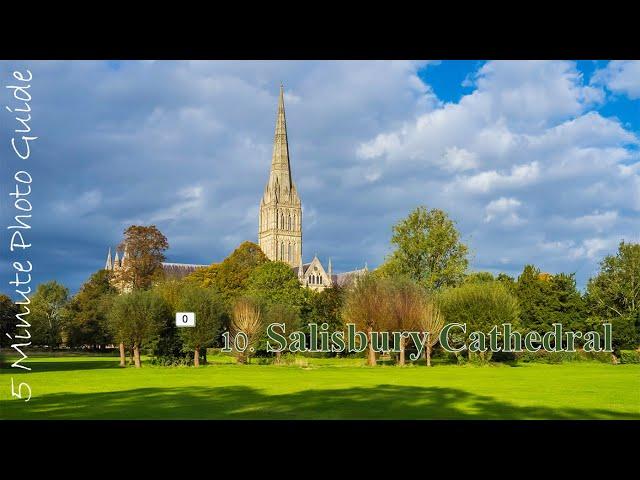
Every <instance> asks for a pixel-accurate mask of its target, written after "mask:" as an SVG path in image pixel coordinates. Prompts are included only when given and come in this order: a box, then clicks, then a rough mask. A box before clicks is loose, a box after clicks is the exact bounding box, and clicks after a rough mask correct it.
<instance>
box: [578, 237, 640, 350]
mask: <svg viewBox="0 0 640 480" xmlns="http://www.w3.org/2000/svg"><path fill="white" fill-rule="evenodd" d="M586 299H587V304H588V308H589V311H590V314H591V316H592V319H593V321H594V322H596V323H607V322H610V323H611V324H612V331H613V345H614V348H615V349H616V351H619V350H621V349H633V348H636V347H637V346H638V344H639V343H640V244H638V243H626V242H621V243H620V245H619V246H618V252H617V253H616V255H607V256H606V257H605V258H604V259H603V260H602V262H600V271H599V272H598V274H597V275H596V276H595V277H594V278H592V279H590V280H589V283H588V284H587V293H586Z"/></svg>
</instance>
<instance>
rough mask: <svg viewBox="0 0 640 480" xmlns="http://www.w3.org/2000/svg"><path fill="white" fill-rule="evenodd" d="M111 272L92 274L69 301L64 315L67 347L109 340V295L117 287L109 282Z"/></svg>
mask: <svg viewBox="0 0 640 480" xmlns="http://www.w3.org/2000/svg"><path fill="white" fill-rule="evenodd" d="M110 274H111V272H109V271H108V270H99V271H97V272H95V273H94V274H92V275H91V277H90V278H89V280H87V281H86V282H85V283H84V284H83V285H82V287H80V290H79V291H78V293H77V294H76V295H75V296H74V297H73V298H72V299H71V301H70V302H69V304H68V306H67V309H66V317H67V343H68V345H69V346H70V347H80V346H83V345H87V346H104V345H107V344H108V343H111V341H112V337H111V335H110V332H109V329H108V325H107V312H108V309H109V303H110V302H109V299H110V296H112V295H115V294H116V293H117V291H116V289H115V288H114V287H113V286H112V285H111V283H110V282H109V277H110Z"/></svg>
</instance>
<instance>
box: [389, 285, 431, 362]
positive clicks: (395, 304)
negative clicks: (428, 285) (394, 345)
mask: <svg viewBox="0 0 640 480" xmlns="http://www.w3.org/2000/svg"><path fill="white" fill-rule="evenodd" d="M388 288H389V290H388V294H389V295H388V299H387V302H388V305H387V309H388V317H387V322H388V323H387V325H386V326H387V330H389V331H390V332H393V331H398V332H408V331H412V330H415V329H417V328H418V327H419V322H420V317H421V316H422V307H423V304H424V295H425V292H424V291H423V289H422V288H421V287H420V286H419V285H418V284H416V283H415V282H413V281H411V280H409V279H408V278H406V277H396V278H393V279H391V281H390V282H389V286H388ZM407 341H408V339H406V338H402V339H401V341H400V355H399V358H398V364H399V365H404V364H405V347H406V344H407Z"/></svg>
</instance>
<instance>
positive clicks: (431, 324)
mask: <svg viewBox="0 0 640 480" xmlns="http://www.w3.org/2000/svg"><path fill="white" fill-rule="evenodd" d="M420 313H421V315H420V316H419V318H418V328H419V329H420V331H421V332H423V333H424V332H428V333H429V336H428V337H427V338H426V340H425V349H424V358H425V361H426V362H427V367H430V366H431V351H432V350H433V347H434V346H435V345H436V344H437V343H438V342H439V341H440V332H441V331H442V329H443V327H444V317H443V316H442V313H441V312H440V308H438V306H437V305H436V303H435V302H434V301H432V300H430V299H428V300H426V301H425V302H423V304H422V311H421V312H420Z"/></svg>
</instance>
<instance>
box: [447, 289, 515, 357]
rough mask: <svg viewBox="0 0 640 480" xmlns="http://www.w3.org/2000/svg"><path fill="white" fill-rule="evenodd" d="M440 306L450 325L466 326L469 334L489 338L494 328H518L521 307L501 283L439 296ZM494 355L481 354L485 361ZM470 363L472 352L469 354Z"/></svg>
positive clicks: (458, 290) (488, 353)
mask: <svg viewBox="0 0 640 480" xmlns="http://www.w3.org/2000/svg"><path fill="white" fill-rule="evenodd" d="M438 306H439V307H440V311H441V312H442V314H443V315H444V318H445V319H446V321H447V322H449V323H465V324H466V325H467V332H472V331H478V332H483V333H485V334H488V333H489V332H490V330H491V329H492V328H493V327H494V326H495V325H500V324H503V323H510V324H511V325H513V328H514V330H516V329H517V326H518V324H519V315H520V307H519V305H518V300H517V299H516V297H515V296H513V295H512V294H510V293H509V291H508V290H507V288H506V287H505V286H504V284H503V283H502V282H499V281H493V282H482V283H466V284H463V285H461V286H459V287H454V288H450V289H447V290H445V291H444V292H442V293H441V294H440V295H439V296H438ZM490 356H491V352H487V354H485V353H482V352H481V353H480V357H481V358H482V359H483V360H484V359H485V358H486V359H489V358H490ZM469 358H470V359H471V352H469Z"/></svg>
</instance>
